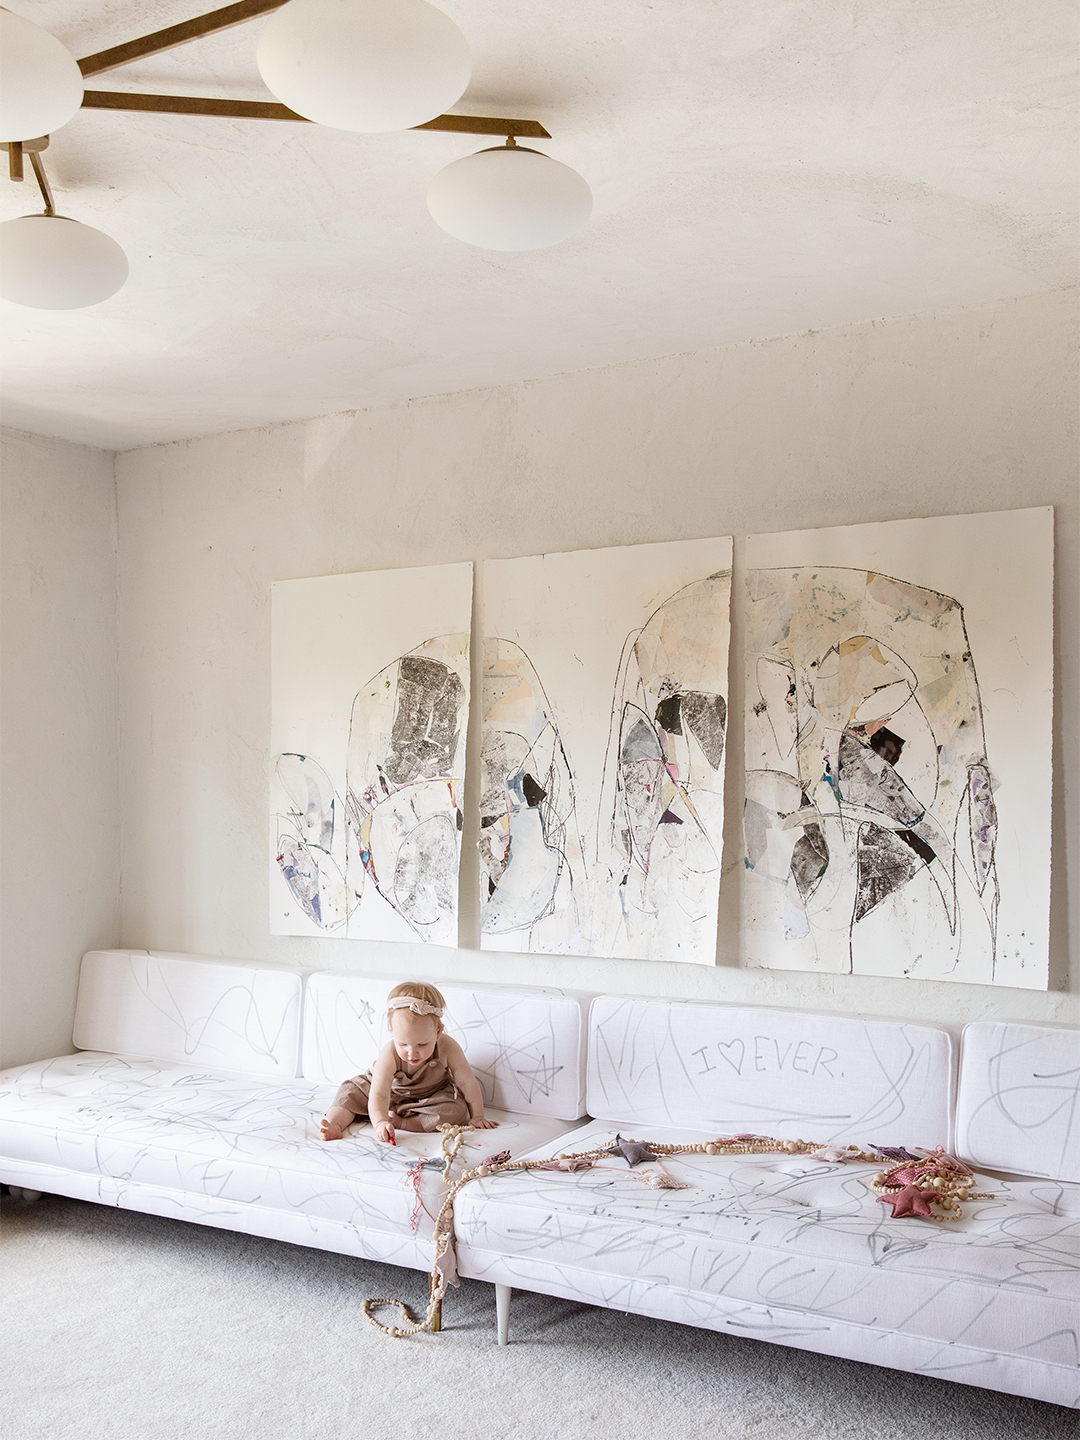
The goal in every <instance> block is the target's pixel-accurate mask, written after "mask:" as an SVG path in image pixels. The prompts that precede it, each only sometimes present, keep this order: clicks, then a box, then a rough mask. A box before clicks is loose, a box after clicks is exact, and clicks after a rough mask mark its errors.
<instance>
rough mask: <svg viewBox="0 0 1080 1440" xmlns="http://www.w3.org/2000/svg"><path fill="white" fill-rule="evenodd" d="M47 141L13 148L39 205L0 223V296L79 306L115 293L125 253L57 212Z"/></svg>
mask: <svg viewBox="0 0 1080 1440" xmlns="http://www.w3.org/2000/svg"><path fill="white" fill-rule="evenodd" d="M15 143H16V142H12V143H11V144H10V145H9V146H8V147H7V148H8V150H9V152H10V151H11V150H13V149H14V144H15ZM48 143H49V142H48V140H47V139H46V138H40V139H36V140H28V141H24V142H23V143H22V144H21V145H20V147H19V148H20V152H25V153H26V154H28V155H29V157H30V164H31V166H32V167H33V171H34V175H35V177H36V179H37V182H38V186H39V188H40V190H41V197H42V199H43V200H44V201H45V209H44V212H43V213H42V214H41V215H21V216H20V217H19V218H18V219H17V220H5V221H4V223H3V224H2V225H0V295H2V296H3V298H4V299H5V300H13V301H14V302H15V304H16V305H31V306H33V307H34V308H35V309H37V310H81V309H83V308H84V307H85V306H87V305H97V304H99V303H100V302H101V301H102V300H108V298H109V296H110V295H115V294H116V292H117V291H118V290H119V289H120V287H121V286H122V285H123V283H124V281H125V280H126V279H127V277H128V262H127V256H126V255H125V254H124V252H123V250H121V248H120V246H119V245H118V244H117V243H116V241H115V240H113V239H111V238H110V237H109V236H108V235H106V234H105V233H104V232H103V231H101V230H95V229H94V227H93V226H92V225H83V224H82V223H81V221H79V220H71V219H69V217H68V216H67V215H57V213H56V207H55V206H54V204H53V197H52V191H51V190H50V189H49V181H48V178H47V177H46V175H45V167H44V165H43V164H42V162H41V154H40V152H41V151H42V150H43V149H44V148H45V147H46V145H48Z"/></svg>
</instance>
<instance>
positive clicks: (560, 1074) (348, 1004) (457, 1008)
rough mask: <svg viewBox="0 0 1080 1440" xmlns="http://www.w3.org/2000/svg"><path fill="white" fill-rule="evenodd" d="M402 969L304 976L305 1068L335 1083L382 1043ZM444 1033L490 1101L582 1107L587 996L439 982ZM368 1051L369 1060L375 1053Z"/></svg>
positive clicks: (554, 1109) (544, 1111) (558, 1111)
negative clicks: (390, 998) (397, 971)
mask: <svg viewBox="0 0 1080 1440" xmlns="http://www.w3.org/2000/svg"><path fill="white" fill-rule="evenodd" d="M396 984H397V977H394V976H379V975H357V974H355V973H350V972H339V971H332V970H323V971H319V972H317V973H316V974H314V975H312V976H311V977H310V979H309V980H308V982H307V993H306V998H305V1008H304V1044H303V1071H304V1074H305V1076H307V1077H308V1078H310V1079H320V1080H326V1081H331V1080H332V1081H334V1082H335V1083H336V1082H337V1081H338V1080H341V1079H343V1078H344V1077H345V1076H347V1075H351V1074H355V1073H356V1071H357V1070H359V1069H362V1068H363V1067H364V1066H366V1065H367V1064H369V1063H370V1058H373V1057H374V1056H375V1055H376V1054H377V1053H378V1051H379V1049H380V1048H381V1047H382V1046H383V1045H385V1044H386V1041H387V1039H388V1038H389V1032H388V1031H387V1028H386V996H387V992H388V991H389V989H390V988H391V986H393V985H396ZM439 989H440V990H441V992H442V994H443V997H444V998H445V1000H446V1017H445V1023H446V1028H447V1031H448V1033H449V1034H450V1035H452V1036H453V1037H454V1039H455V1040H457V1042H458V1043H459V1044H460V1045H461V1047H462V1049H463V1050H464V1051H465V1054H466V1056H467V1057H468V1060H469V1064H470V1065H471V1066H472V1068H473V1071H474V1073H475V1074H476V1077H477V1079H478V1080H479V1081H480V1085H481V1088H482V1089H483V1091H484V1104H485V1105H495V1106H498V1107H500V1108H501V1109H503V1110H513V1111H520V1112H523V1113H527V1114H530V1115H547V1116H550V1117H552V1118H555V1119H560V1120H577V1119H579V1118H580V1117H581V1116H583V1115H584V1114H585V1030H586V1007H585V1002H584V1000H583V998H582V997H581V996H579V995H576V994H574V993H572V992H565V991H557V990H541V989H535V990H534V989H529V988H523V987H512V986H509V985H454V984H446V983H441V984H440V986H439ZM369 1057H370V1058H369Z"/></svg>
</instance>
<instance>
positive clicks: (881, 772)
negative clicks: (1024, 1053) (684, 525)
mask: <svg viewBox="0 0 1080 1440" xmlns="http://www.w3.org/2000/svg"><path fill="white" fill-rule="evenodd" d="M746 585H747V599H746V624H747V633H746V770H747V776H746V806H745V812H744V834H745V844H746V882H745V884H746V889H745V896H744V898H745V907H744V931H745V937H746V939H745V943H746V960H747V963H748V964H750V965H757V966H767V967H774V968H778V969H787V970H818V971H823V972H830V973H840V974H842V973H851V974H861V975H895V976H912V977H915V978H918V979H927V980H963V981H969V982H976V983H981V984H998V985H1014V986H1022V987H1025V988H1028V989H1045V988H1046V984H1047V971H1048V952H1049V916H1050V805H1051V750H1052V716H1053V709H1052V704H1053V646H1052V638H1053V636H1052V626H1053V611H1052V605H1053V512H1052V511H1051V510H1049V509H1031V510H1018V511H1006V512H1000V513H996V514H988V515H953V516H945V517H942V518H937V519H928V520H896V521H889V522H886V523H883V524H879V525H852V526H845V527H843V528H837V529H832V530H807V531H800V532H791V533H787V534H777V535H753V536H751V537H750V538H749V540H748V542H747V577H746Z"/></svg>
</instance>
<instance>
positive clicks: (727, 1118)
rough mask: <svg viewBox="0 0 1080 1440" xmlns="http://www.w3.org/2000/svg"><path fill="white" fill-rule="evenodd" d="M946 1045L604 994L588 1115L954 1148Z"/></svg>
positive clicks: (898, 1026) (593, 1037)
mask: <svg viewBox="0 0 1080 1440" xmlns="http://www.w3.org/2000/svg"><path fill="white" fill-rule="evenodd" d="M953 1081H954V1064H953V1041H952V1037H951V1036H950V1035H949V1033H948V1031H946V1030H941V1029H938V1028H936V1027H933V1026H927V1025H915V1024H906V1023H904V1022H903V1021H892V1020H862V1019H854V1018H850V1017H847V1016H837V1015H820V1014H809V1013H806V1012H802V1011H791V1010H765V1009H758V1008H756V1007H752V1006H741V1005H738V1006H736V1005H709V1004H696V1003H689V1002H684V1001H672V1000H636V999H628V998H627V997H625V996H615V995H600V996H597V998H596V999H595V1000H594V1001H593V1003H592V1009H591V1011H590V1015H589V1072H588V1092H587V1101H588V1108H589V1114H590V1115H593V1116H595V1117H596V1118H597V1119H603V1120H610V1121H612V1122H614V1123H615V1124H618V1125H623V1124H630V1123H632V1122H633V1121H634V1120H639V1121H641V1122H642V1123H647V1124H650V1125H673V1126H678V1127H686V1128H689V1129H700V1130H711V1131H714V1132H715V1133H716V1134H717V1135H723V1134H728V1135H730V1134H733V1133H734V1134H738V1133H742V1132H748V1133H751V1134H757V1135H770V1136H775V1137H776V1138H777V1139H784V1140H795V1139H800V1140H820V1141H822V1142H823V1143H824V1142H826V1141H832V1142H843V1143H845V1144H849V1143H853V1144H858V1145H872V1144H878V1145H923V1146H928V1147H932V1146H935V1145H944V1146H946V1147H948V1145H949V1142H950V1128H951V1126H950V1122H951V1117H952V1100H953Z"/></svg>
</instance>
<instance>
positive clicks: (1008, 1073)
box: [956, 1020, 1080, 1181]
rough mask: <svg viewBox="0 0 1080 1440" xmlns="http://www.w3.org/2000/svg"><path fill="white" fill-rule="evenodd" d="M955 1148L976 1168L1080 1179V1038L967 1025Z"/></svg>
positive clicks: (1060, 1030)
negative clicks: (974, 1164) (971, 1161)
mask: <svg viewBox="0 0 1080 1440" xmlns="http://www.w3.org/2000/svg"><path fill="white" fill-rule="evenodd" d="M962 1047H963V1048H962V1052H961V1053H962V1057H963V1058H962V1061H961V1066H960V1092H959V1096H958V1099H957V1109H956V1135H957V1141H956V1143H957V1147H958V1149H959V1150H960V1152H961V1154H963V1155H966V1156H967V1157H968V1158H969V1159H971V1160H973V1161H975V1163H976V1164H979V1165H986V1166H992V1167H993V1168H995V1169H998V1170H1009V1171H1013V1172H1015V1173H1016V1174H1019V1175H1048V1176H1056V1177H1057V1178H1059V1179H1062V1180H1073V1181H1080V1035H1077V1033H1076V1031H1075V1030H1067V1029H1065V1027H1064V1026H1058V1025H1018V1024H1015V1023H1013V1022H1005V1021H991V1020H979V1021H976V1022H975V1023H974V1024H971V1025H966V1026H965V1027H964V1034H963V1037H962Z"/></svg>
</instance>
